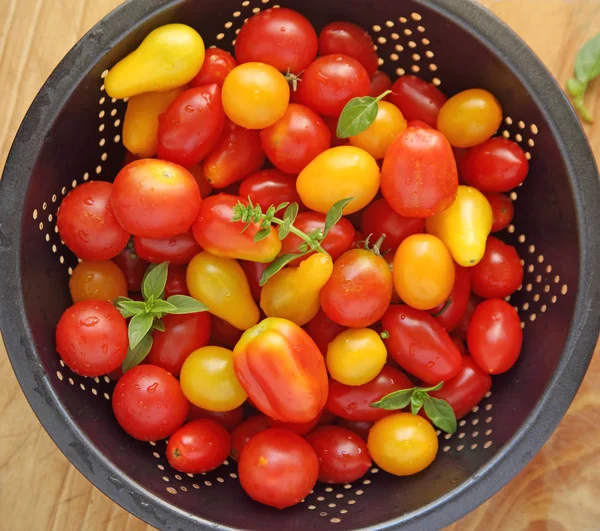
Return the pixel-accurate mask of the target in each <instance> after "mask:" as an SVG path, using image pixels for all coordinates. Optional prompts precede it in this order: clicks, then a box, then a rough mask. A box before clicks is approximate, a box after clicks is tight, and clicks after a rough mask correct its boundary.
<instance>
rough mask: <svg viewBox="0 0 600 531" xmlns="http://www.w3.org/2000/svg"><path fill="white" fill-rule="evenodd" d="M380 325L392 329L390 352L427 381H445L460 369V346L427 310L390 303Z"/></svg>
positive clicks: (402, 365)
mask: <svg viewBox="0 0 600 531" xmlns="http://www.w3.org/2000/svg"><path fill="white" fill-rule="evenodd" d="M381 325H382V327H383V329H384V330H387V331H388V333H389V337H388V338H387V339H385V340H384V342H385V344H386V347H387V349H388V354H389V355H390V356H392V358H394V360H396V362H397V363H398V364H399V365H400V367H402V368H403V369H404V370H406V371H407V372H409V373H410V374H412V375H414V376H416V377H417V378H419V379H420V380H422V381H423V382H425V383H426V384H429V385H436V384H438V383H440V382H444V381H446V380H449V379H450V378H454V377H455V376H456V375H457V374H458V372H459V371H460V366H461V356H460V352H459V350H458V348H457V347H456V345H455V344H454V342H453V341H452V339H451V338H450V336H449V335H448V332H446V331H445V330H444V329H443V328H442V325H441V324H439V323H438V322H437V321H436V320H435V319H434V318H433V317H432V316H431V315H429V314H428V313H427V312H425V311H423V310H415V309H414V308H411V307H410V306H406V305H394V306H390V308H389V310H388V311H387V312H386V314H385V315H384V316H383V318H382V319H381Z"/></svg>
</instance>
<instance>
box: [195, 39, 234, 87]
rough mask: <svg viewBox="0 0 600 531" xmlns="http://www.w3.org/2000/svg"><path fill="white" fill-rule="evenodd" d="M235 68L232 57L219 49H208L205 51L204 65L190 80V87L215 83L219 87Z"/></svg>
mask: <svg viewBox="0 0 600 531" xmlns="http://www.w3.org/2000/svg"><path fill="white" fill-rule="evenodd" d="M236 66H237V61H236V60H235V59H234V58H233V55H231V54H230V53H228V52H226V51H225V50H221V48H209V49H208V50H206V56H205V57H204V64H203V65H202V68H201V69H200V72H198V73H197V74H196V77H195V78H194V79H192V83H191V84H192V87H201V86H203V85H211V84H212V83H216V84H217V85H219V87H222V86H223V81H225V78H226V77H227V74H229V72H231V71H232V70H233V69H234V68H235V67H236Z"/></svg>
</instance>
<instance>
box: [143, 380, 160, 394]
mask: <svg viewBox="0 0 600 531" xmlns="http://www.w3.org/2000/svg"><path fill="white" fill-rule="evenodd" d="M156 389H158V382H154V383H153V384H152V385H149V386H148V387H147V388H146V391H148V392H149V393H154V391H156Z"/></svg>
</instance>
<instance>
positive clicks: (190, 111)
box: [183, 105, 196, 113]
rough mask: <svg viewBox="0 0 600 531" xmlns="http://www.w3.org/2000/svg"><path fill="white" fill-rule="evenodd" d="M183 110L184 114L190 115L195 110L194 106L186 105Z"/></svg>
mask: <svg viewBox="0 0 600 531" xmlns="http://www.w3.org/2000/svg"><path fill="white" fill-rule="evenodd" d="M183 110H184V111H185V112H189V113H192V112H194V111H195V110H196V109H195V108H194V106H193V105H186V106H185V107H184V108H183Z"/></svg>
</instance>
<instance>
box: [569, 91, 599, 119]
mask: <svg viewBox="0 0 600 531" xmlns="http://www.w3.org/2000/svg"><path fill="white" fill-rule="evenodd" d="M573 105H575V109H577V112H578V113H579V114H580V115H581V117H582V118H583V119H584V120H585V121H586V122H588V123H593V121H594V118H593V117H592V115H591V114H590V113H589V111H588V110H587V109H586V108H585V101H584V100H583V96H579V97H577V98H575V99H574V100H573Z"/></svg>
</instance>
